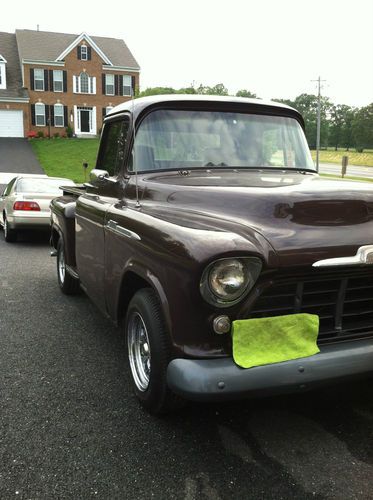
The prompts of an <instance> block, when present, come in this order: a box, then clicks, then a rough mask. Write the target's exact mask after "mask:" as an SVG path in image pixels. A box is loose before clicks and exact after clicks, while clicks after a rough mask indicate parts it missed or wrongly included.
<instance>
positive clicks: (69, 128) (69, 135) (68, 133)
mask: <svg viewBox="0 0 373 500" xmlns="http://www.w3.org/2000/svg"><path fill="white" fill-rule="evenodd" d="M66 135H67V137H72V136H73V135H74V131H73V129H72V127H70V125H68V126H67V127H66Z"/></svg>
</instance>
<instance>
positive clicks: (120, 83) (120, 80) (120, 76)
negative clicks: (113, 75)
mask: <svg viewBox="0 0 373 500" xmlns="http://www.w3.org/2000/svg"><path fill="white" fill-rule="evenodd" d="M119 94H120V95H123V75H119Z"/></svg>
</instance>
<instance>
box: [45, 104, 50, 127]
mask: <svg viewBox="0 0 373 500" xmlns="http://www.w3.org/2000/svg"><path fill="white" fill-rule="evenodd" d="M48 120H49V106H48V105H47V104H46V105H45V125H48Z"/></svg>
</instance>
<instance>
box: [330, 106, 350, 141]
mask: <svg viewBox="0 0 373 500" xmlns="http://www.w3.org/2000/svg"><path fill="white" fill-rule="evenodd" d="M352 116H353V110H352V108H351V107H350V106H346V105H345V104H337V105H334V104H333V105H332V106H331V107H330V120H329V124H330V125H329V145H331V146H334V147H335V150H336V151H337V149H338V148H339V147H341V146H344V147H346V148H349V147H350V145H351V125H352V120H351V117H352Z"/></svg>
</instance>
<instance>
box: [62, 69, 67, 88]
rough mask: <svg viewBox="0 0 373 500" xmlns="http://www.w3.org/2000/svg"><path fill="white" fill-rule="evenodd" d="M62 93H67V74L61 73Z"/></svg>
mask: <svg viewBox="0 0 373 500" xmlns="http://www.w3.org/2000/svg"><path fill="white" fill-rule="evenodd" d="M63 91H64V92H67V73H66V71H64V72H63Z"/></svg>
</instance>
